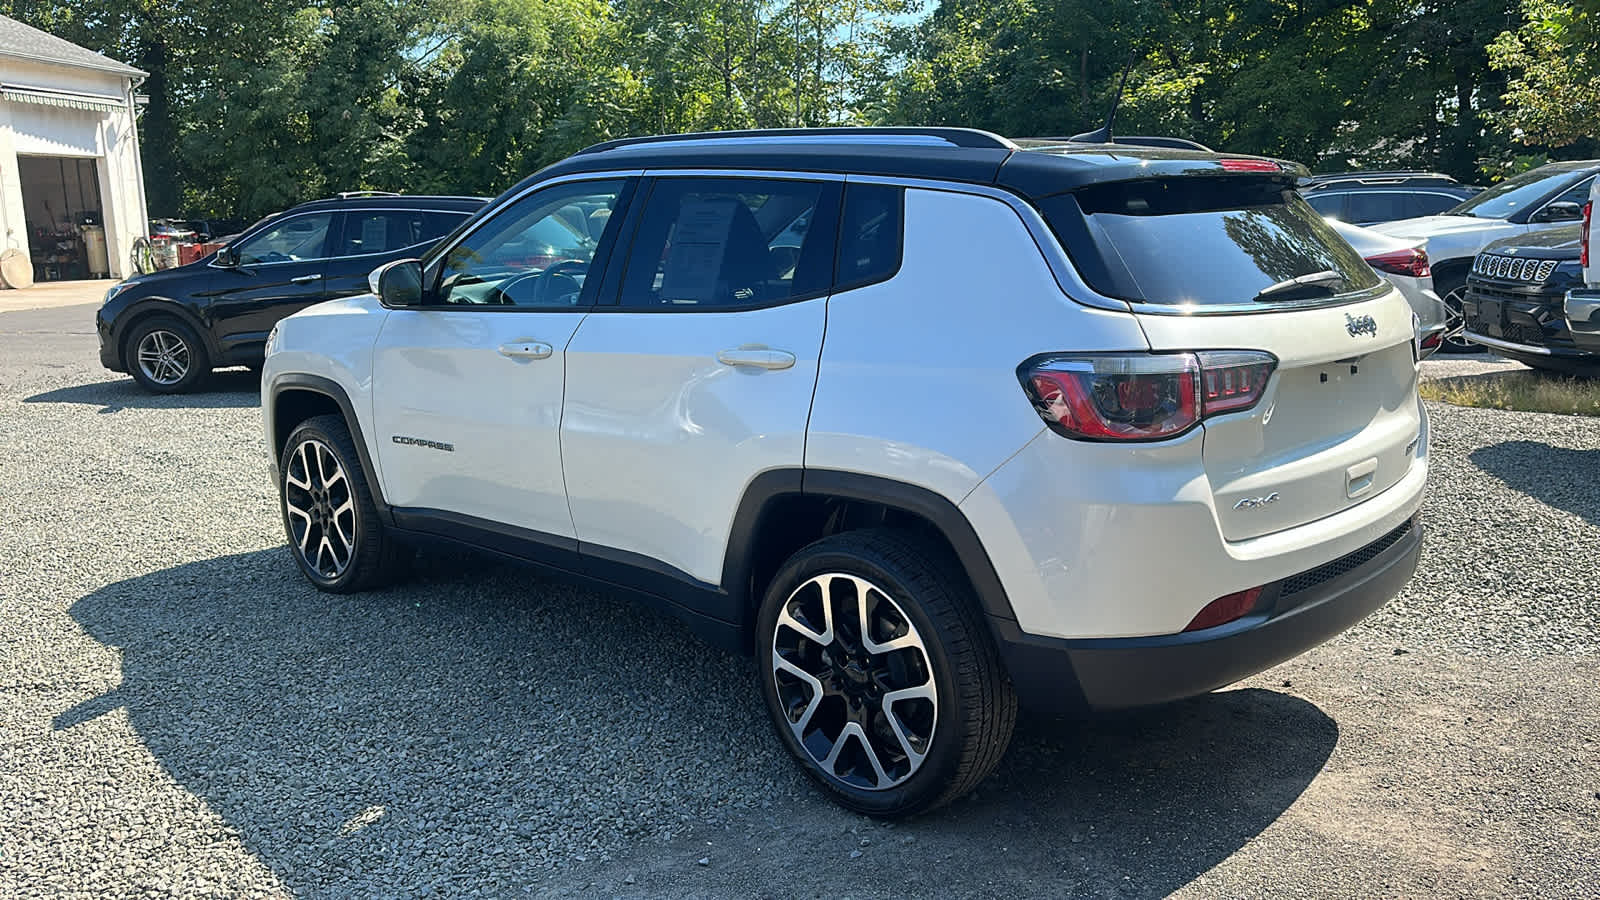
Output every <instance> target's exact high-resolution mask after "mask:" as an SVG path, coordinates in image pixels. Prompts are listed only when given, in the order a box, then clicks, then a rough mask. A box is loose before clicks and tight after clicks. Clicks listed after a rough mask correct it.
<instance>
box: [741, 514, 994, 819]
mask: <svg viewBox="0 0 1600 900" xmlns="http://www.w3.org/2000/svg"><path fill="white" fill-rule="evenodd" d="M947 559H948V553H941V552H940V551H939V549H938V548H937V547H936V546H934V545H933V544H932V543H931V542H929V541H927V540H925V539H923V538H921V537H919V536H917V535H916V534H913V533H910V532H904V531H896V530H887V529H882V530H880V529H873V530H866V531H852V532H846V533H843V534H838V535H834V536H832V537H827V538H823V539H822V540H820V541H817V542H815V543H813V544H811V545H809V546H807V547H805V548H804V549H802V550H800V551H799V552H797V553H796V554H795V555H794V556H792V557H790V559H789V561H788V562H787V563H785V564H784V566H783V568H782V569H781V570H780V571H779V572H778V574H777V576H776V577H775V578H774V579H773V581H772V585H771V586H770V587H769V588H768V589H767V593H766V597H765V599H764V602H763V603H762V606H761V613H760V616H759V617H758V621H757V626H756V642H757V645H756V657H757V659H758V660H759V664H760V665H759V669H760V677H761V688H762V696H763V698H764V699H765V701H766V705H767V712H768V713H769V714H770V715H771V718H772V723H773V727H774V729H775V730H776V731H777V733H778V738H779V740H781V741H782V742H783V744H784V746H786V747H788V748H789V752H790V753H791V754H793V755H794V757H795V759H796V760H797V761H798V762H799V764H800V766H801V768H802V769H804V770H805V772H806V774H807V775H809V776H810V777H811V778H812V779H813V780H814V781H816V782H817V783H818V784H819V785H821V786H822V787H823V788H825V789H826V790H827V791H828V792H829V793H830V794H831V795H832V796H833V798H834V799H835V800H836V801H838V802H839V803H840V804H842V805H843V806H846V807H848V808H850V809H852V810H855V811H857V812H861V813H866V814H868V815H873V816H884V817H893V816H907V815H914V814H917V813H922V812H927V811H928V810H931V809H934V808H937V807H939V806H942V805H944V804H946V803H949V802H950V801H952V800H954V799H956V798H958V797H961V796H963V795H964V794H966V793H968V792H969V791H971V790H972V789H973V788H974V787H976V786H977V785H978V783H979V782H981V781H982V780H983V779H984V778H986V777H987V776H988V775H989V773H990V772H992V771H993V770H994V767H995V766H996V765H998V764H999V762H1000V759H1001V757H1002V756H1003V755H1004V754H1005V751H1006V746H1007V745H1008V744H1009V743H1010V741H1011V733H1012V730H1013V728H1014V726H1015V724H1016V714H1017V701H1016V694H1015V692H1014V691H1013V689H1012V686H1011V682H1010V680H1009V679H1008V678H1007V676H1006V673H1005V669H1004V668H1003V667H1002V666H1001V664H1000V659H999V655H998V654H997V652H996V650H995V647H994V643H993V641H992V640H991V639H990V636H989V633H988V630H987V628H986V626H985V624H984V621H983V616H982V614H981V613H980V612H979V611H978V604H977V598H976V597H975V596H974V594H973V592H972V588H971V586H970V585H969V584H968V582H967V579H966V578H965V576H964V575H963V574H962V573H961V572H960V571H959V570H957V569H955V568H954V567H953V566H952V565H951V564H950V563H949V562H948V561H947ZM862 600H865V607H866V609H865V611H863V609H862V605H863V604H862V602H861V601H862ZM863 622H864V624H865V627H864V628H863Z"/></svg>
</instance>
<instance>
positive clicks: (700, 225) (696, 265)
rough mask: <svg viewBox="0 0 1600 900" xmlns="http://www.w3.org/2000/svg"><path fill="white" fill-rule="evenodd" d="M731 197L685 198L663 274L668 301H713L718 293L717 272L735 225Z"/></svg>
mask: <svg viewBox="0 0 1600 900" xmlns="http://www.w3.org/2000/svg"><path fill="white" fill-rule="evenodd" d="M738 205H739V201H738V200H737V199H735V198H732V197H712V198H705V197H693V196H691V197H685V198H684V199H683V202H682V204H681V205H680V206H679V208H678V221H677V223H676V224H675V226H674V228H673V230H672V237H671V240H670V242H669V243H668V245H667V262H666V266H665V268H664V270H663V272H662V275H661V299H662V300H664V301H666V302H669V303H710V302H712V301H714V300H715V299H716V296H717V275H718V273H720V272H721V271H722V258H723V257H724V256H725V255H726V254H727V252H728V231H729V229H730V228H731V226H732V224H733V215H734V208H735V207H736V206H738Z"/></svg>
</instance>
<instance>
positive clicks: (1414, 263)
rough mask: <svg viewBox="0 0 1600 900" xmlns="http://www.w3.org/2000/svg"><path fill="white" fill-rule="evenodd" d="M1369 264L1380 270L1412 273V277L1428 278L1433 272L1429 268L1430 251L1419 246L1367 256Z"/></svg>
mask: <svg viewBox="0 0 1600 900" xmlns="http://www.w3.org/2000/svg"><path fill="white" fill-rule="evenodd" d="M1367 265H1370V266H1372V267H1373V268H1374V269H1377V270H1378V271H1380V272H1392V273H1393V274H1395V275H1410V276H1411V277H1412V278H1426V277H1428V276H1429V275H1431V274H1433V273H1432V272H1431V271H1429V269H1428V251H1426V250H1422V249H1419V248H1417V247H1410V248H1407V249H1405V250H1396V251H1394V252H1392V253H1379V254H1378V255H1377V256H1369V257H1367Z"/></svg>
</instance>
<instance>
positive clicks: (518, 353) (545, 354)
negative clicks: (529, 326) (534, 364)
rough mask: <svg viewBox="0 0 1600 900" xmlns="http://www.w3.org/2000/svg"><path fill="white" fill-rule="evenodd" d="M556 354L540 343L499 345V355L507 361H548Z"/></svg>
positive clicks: (524, 342) (546, 345)
mask: <svg viewBox="0 0 1600 900" xmlns="http://www.w3.org/2000/svg"><path fill="white" fill-rule="evenodd" d="M554 352H556V351H555V348H554V347H551V346H550V345H549V344H546V343H544V342H542V341H512V342H511V343H509V344H501V345H500V355H501V356H504V357H505V358H507V359H549V358H550V354H552V353H554Z"/></svg>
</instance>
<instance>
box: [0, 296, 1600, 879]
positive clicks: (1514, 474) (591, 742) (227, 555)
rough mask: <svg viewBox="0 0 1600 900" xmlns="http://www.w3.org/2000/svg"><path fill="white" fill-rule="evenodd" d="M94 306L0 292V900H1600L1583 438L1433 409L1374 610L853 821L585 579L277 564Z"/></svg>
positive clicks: (255, 509) (244, 394)
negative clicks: (1322, 636)
mask: <svg viewBox="0 0 1600 900" xmlns="http://www.w3.org/2000/svg"><path fill="white" fill-rule="evenodd" d="M91 315H92V313H91V309H90V308H88V307H68V308H64V309H58V310H35V311H23V312H8V313H0V896H4V897H34V896H84V897H103V896H127V897H144V896H149V897H164V896H174V897H190V896H200V895H209V894H217V895H230V896H231V895H247V896H282V895H304V896H317V897H342V896H373V897H390V896H438V895H444V896H474V895H482V896H506V895H517V896H525V895H547V896H623V897H660V896H708V895H709V896H725V895H737V896H785V897H787V896H795V897H801V896H807V897H808V896H841V895H850V896H855V897H871V896H897V895H907V894H929V895H936V896H943V895H970V896H1005V897H1009V898H1015V897H1021V896H1063V895H1068V894H1085V895H1095V896H1115V897H1152V896H1163V895H1166V894H1169V893H1177V894H1179V895H1181V896H1195V897H1212V896H1215V897H1244V896H1269V895H1271V896H1282V895H1293V896H1325V895H1362V896H1373V895H1388V896H1414V895H1419V894H1420V895H1431V894H1449V895H1473V896H1506V895H1520V896H1600V854H1597V852H1596V846H1597V840H1600V839H1597V835H1600V653H1597V650H1600V563H1597V560H1600V478H1597V477H1596V473H1600V422H1597V421H1594V420H1585V419H1575V418H1566V417H1557V416H1545V415H1536V414H1522V413H1502V412H1489V411H1480V410H1463V409H1457V408H1450V407H1434V408H1433V409H1432V412H1433V415H1434V428H1435V431H1434V440H1433V462H1434V467H1435V468H1434V476H1433V481H1432V489H1431V493H1430V496H1429V499H1428V505H1427V509H1426V512H1425V516H1426V521H1427V526H1428V528H1429V529H1430V533H1429V538H1428V547H1427V551H1426V555H1425V558H1424V560H1423V565H1422V569H1421V571H1420V572H1419V575H1418V577H1417V578H1416V580H1415V581H1414V582H1413V583H1412V585H1411V587H1410V588H1409V589H1408V590H1407V591H1406V592H1405V594H1403V595H1402V596H1401V597H1400V598H1398V599H1397V600H1396V601H1395V602H1394V603H1392V604H1390V605H1389V606H1388V607H1387V608H1385V609H1384V610H1382V611H1381V612H1379V613H1378V614H1376V615H1375V616H1373V617H1372V618H1371V619H1369V620H1368V621H1367V622H1365V623H1363V624H1362V625H1361V626H1359V627H1357V628H1356V629H1354V630H1353V631H1351V632H1350V633H1348V634H1346V635H1344V636H1342V637H1341V638H1339V639H1337V640H1336V641H1334V642H1333V643H1331V644H1329V645H1326V646H1324V647H1322V648H1319V649H1318V650H1316V651H1313V652H1312V653H1310V654H1308V655H1306V656H1304V657H1302V658H1300V659H1298V660H1295V661H1293V662H1291V663H1288V664H1286V665H1284V666H1281V667H1279V668H1277V669H1274V670H1272V671H1270V672H1267V673H1264V674H1263V675H1261V676H1258V677H1256V678H1252V679H1250V680H1248V681H1246V682H1244V683H1243V684H1241V685H1238V686H1237V687H1236V688H1234V689H1231V690H1227V691H1224V692H1220V693H1217V694H1214V695H1211V696H1209V697H1205V698H1201V699H1198V700H1194V701H1190V702H1188V703H1184V704H1180V705H1177V706H1175V707H1171V708H1167V709H1162V710H1156V711H1148V712H1143V713H1140V714H1137V715H1129V716H1123V717H1118V718H1115V719H1110V720H1105V721H1099V722H1094V723H1089V724H1084V725H1074V726H1062V725H1049V726H1047V725H1042V724H1038V723H1031V724H1028V725H1026V726H1025V727H1024V728H1023V731H1022V733H1021V734H1020V735H1019V737H1018V740H1017V742H1016V744H1015V746H1014V747H1013V750H1012V752H1011V753H1010V754H1009V755H1008V757H1007V759H1006V761H1005V762H1004V763H1003V764H1002V766H1001V768H1000V770H999V771H998V773H997V774H996V775H995V776H994V777H993V778H992V779H991V780H990V781H989V782H987V783H986V784H985V785H984V786H983V787H982V789H981V790H980V791H979V792H978V794H977V795H976V796H974V797H972V798H969V799H967V800H965V801H962V802H960V803H957V804H956V805H954V806H953V807H951V808H949V809H946V810H943V811H941V812H939V813H937V814H935V815H932V816H929V817H925V818H922V819H918V820H915V821H912V822H908V823H901V824H898V825H893V826H891V825H887V824H883V823H878V822H874V821H872V820H870V819H866V818H862V817H859V816H855V815H852V814H848V813H845V812H843V811H840V810H838V809H836V808H835V807H833V806H831V805H830V804H828V803H826V802H824V801H823V800H821V799H820V798H819V796H818V795H816V794H815V793H814V792H813V791H812V790H811V788H810V787H809V786H808V785H807V784H806V783H805V782H804V781H803V780H802V779H801V777H800V776H799V775H798V774H797V773H796V772H795V770H794V769H793V767H792V766H791V765H790V763H789V762H788V760H787V758H786V757H785V756H784V755H783V752H782V748H781V747H780V746H779V745H778V743H777V741H776V740H775V739H773V738H772V736H771V735H770V733H769V731H768V726H767V724H766V722H765V720H764V718H763V713H762V710H761V707H760V703H759V697H758V695H757V691H756V687H755V681H754V675H753V672H752V668H751V666H750V664H749V663H748V662H747V661H746V660H743V659H738V658H734V657H730V656H726V655H724V654H722V653H720V652H718V651H715V650H712V649H710V648H708V647H706V646H704V645H702V644H700V643H698V642H697V641H695V639H693V638H692V637H690V636H689V635H688V634H687V633H686V632H685V631H683V630H682V629H680V628H679V627H678V626H677V625H675V624H674V623H672V622H671V621H670V620H667V619H665V618H661V617H658V616H656V615H655V614H653V613H650V612H647V611H644V610H641V609H639V608H636V607H634V606H633V605H631V604H629V603H628V602H626V601H624V600H622V599H619V598H616V597H613V596H610V595H608V594H604V593H597V592H593V591H589V590H585V589H579V588H574V587H570V586H566V585H563V584H560V583H557V582H553V581H550V580H546V579H545V578H543V577H542V576H539V575H537V574H534V573H531V572H529V571H526V570H522V569H519V568H515V567H510V566H505V565H500V564H496V563H491V562H486V561H485V560H482V559H477V558H470V557H462V556H430V557H429V558H428V559H427V561H426V563H425V566H424V571H423V572H422V573H421V575H420V577H419V578H418V579H417V580H416V581H414V582H412V583H410V584H407V585H405V586H403V587H399V588H395V589H392V590H388V591H384V592H380V593H374V594H369V595H363V596H358V597H348V598H336V597H329V596H324V595H321V594H318V593H317V592H315V591H313V590H311V589H310V588H309V587H308V586H307V585H306V584H305V582H304V581H303V580H302V579H301V578H300V576H299V574H298V573H297V572H296V571H295V570H294V567H293V564H292V563H291V561H290V559H289V558H288V556H287V551H286V550H285V549H284V547H283V541H282V536H281V530H280V526H279V524H278V519H277V516H276V513H275V509H274V502H273V501H274V497H273V490H272V486H271V485H270V483H269V481H268V477H267V469H266V463H265V452H264V449H263V446H262V439H261V436H260V428H259V419H258V411H257V406H258V402H259V398H258V396H257V394H256V391H255V386H254V384H253V382H252V380H251V378H250V377H249V376H248V375H247V374H245V373H243V372H242V371H241V372H239V373H236V374H224V375H219V376H218V377H217V379H216V383H215V387H216V390H214V391H213V392H210V393H204V394H197V395H192V396H185V397H178V398H153V397H150V396H147V395H144V394H142V393H140V392H138V391H137V390H136V389H135V388H134V386H133V384H132V382H131V381H130V380H128V379H127V378H126V377H122V376H113V375H112V374H111V373H109V372H106V371H104V370H102V369H100V368H99V367H98V364H97V362H96V357H95V341H94V337H93V335H92V333H91V329H90V325H89V323H90V321H91ZM1428 365H1430V366H1432V365H1434V363H1432V362H1430V363H1428Z"/></svg>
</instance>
